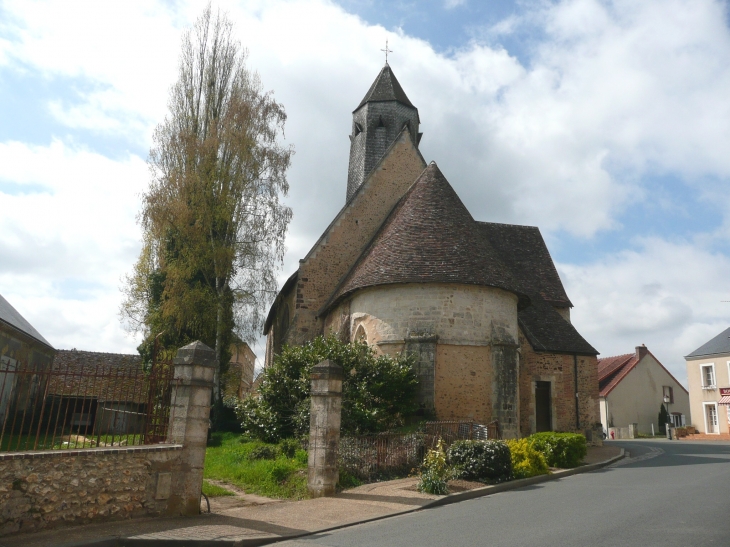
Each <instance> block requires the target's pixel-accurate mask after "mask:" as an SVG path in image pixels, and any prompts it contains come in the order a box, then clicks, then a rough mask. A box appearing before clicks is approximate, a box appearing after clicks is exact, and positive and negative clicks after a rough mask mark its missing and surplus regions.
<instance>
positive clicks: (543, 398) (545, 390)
mask: <svg viewBox="0 0 730 547" xmlns="http://www.w3.org/2000/svg"><path fill="white" fill-rule="evenodd" d="M551 406H552V401H551V400H550V382H535V431H537V432H538V433H539V432H540V431H552V429H553V420H552V413H551Z"/></svg>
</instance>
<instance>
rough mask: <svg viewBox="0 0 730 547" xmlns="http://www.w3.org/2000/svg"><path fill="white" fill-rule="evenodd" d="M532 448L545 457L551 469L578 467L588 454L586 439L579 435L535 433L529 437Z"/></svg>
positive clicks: (548, 432)
mask: <svg viewBox="0 0 730 547" xmlns="http://www.w3.org/2000/svg"><path fill="white" fill-rule="evenodd" d="M528 438H529V440H530V441H531V443H532V447H533V448H534V449H536V450H537V451H539V452H542V454H543V455H544V456H545V459H546V460H547V464H548V465H549V466H550V467H560V468H568V467H576V466H578V465H579V464H580V462H582V461H583V458H585V457H586V454H587V453H588V446H587V445H586V438H585V437H584V436H583V435H581V434H579V433H554V432H550V431H547V432H544V433H535V434H533V435H530V437H528Z"/></svg>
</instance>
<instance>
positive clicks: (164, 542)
mask: <svg viewBox="0 0 730 547" xmlns="http://www.w3.org/2000/svg"><path fill="white" fill-rule="evenodd" d="M625 456H626V451H625V450H624V449H623V448H622V449H621V452H620V454H619V455H618V456H614V457H613V458H609V459H608V460H604V461H602V462H598V463H592V464H589V465H583V466H581V467H574V468H573V469H564V470H561V471H557V472H555V473H550V474H549V475H538V476H537V477H530V478H527V479H518V480H514V481H509V482H503V483H501V484H495V485H490V486H484V487H482V488H475V489H473V490H467V491H465V492H457V493H456V494H448V495H446V496H444V497H442V498H438V499H435V500H433V501H431V502H429V503H427V504H425V505H423V506H421V507H415V508H413V509H406V510H404V511H398V512H395V513H390V514H388V515H381V516H378V517H373V518H370V519H363V520H359V521H357V522H348V523H347V524H339V525H337V526H332V527H329V528H322V529H321V530H315V531H313V532H306V533H302V534H292V535H288V536H275V537H259V538H251V539H242V540H235V541H234V540H225V539H223V540H200V539H144V538H124V537H109V538H104V539H96V540H92V541H84V542H76V543H66V544H63V545H62V546H59V547H259V546H261V545H270V544H272V543H278V542H280V541H288V540H292V539H298V538H303V537H308V536H313V535H316V534H323V533H326V532H332V531H335V530H340V529H342V528H349V527H350V526H355V525H358V524H366V523H368V522H373V521H376V520H383V519H386V518H391V517H395V516H400V515H406V514H408V513H415V512H416V511H422V510H424V509H430V508H433V507H441V506H443V505H450V504H452V503H458V502H461V501H466V500H471V499H476V498H481V497H484V496H489V495H491V494H498V493H499V492H506V491H509V490H516V489H518V488H523V487H525V486H531V485H533V484H540V483H543V482H548V481H553V480H557V479H562V478H564V477H570V476H572V475H577V474H580V473H590V472H591V471H596V470H598V469H601V468H602V467H606V466H608V465H611V464H612V463H615V462H617V461H619V460H620V459H622V458H624V457H625Z"/></svg>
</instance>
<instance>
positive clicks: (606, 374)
mask: <svg viewBox="0 0 730 547" xmlns="http://www.w3.org/2000/svg"><path fill="white" fill-rule="evenodd" d="M638 362H639V358H638V356H637V355H636V353H627V354H625V355H615V356H613V357H604V358H603V359H599V360H598V390H599V392H600V396H601V397H605V396H606V395H608V394H609V392H610V391H611V390H612V389H613V388H614V387H616V386H617V385H618V383H619V382H620V381H621V380H623V379H624V377H625V376H626V375H627V374H628V373H629V372H631V370H632V369H633V368H634V367H635V366H636V365H637V363H638Z"/></svg>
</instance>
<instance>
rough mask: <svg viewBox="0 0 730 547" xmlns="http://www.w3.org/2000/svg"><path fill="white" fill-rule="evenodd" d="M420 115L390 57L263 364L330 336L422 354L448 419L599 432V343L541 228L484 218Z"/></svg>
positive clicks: (435, 401) (527, 429)
mask: <svg viewBox="0 0 730 547" xmlns="http://www.w3.org/2000/svg"><path fill="white" fill-rule="evenodd" d="M419 123H420V118H419V114H418V110H417V109H416V107H415V106H413V104H412V103H411V102H410V101H409V99H408V97H407V96H406V94H405V92H404V91H403V88H402V87H401V86H400V84H399V83H398V80H396V78H395V75H394V74H393V71H392V69H391V68H390V66H388V65H387V64H386V65H385V67H384V68H383V69H382V70H381V72H380V74H378V77H377V78H376V80H375V82H374V83H373V84H372V86H371V87H370V89H369V90H368V92H367V94H366V95H365V98H364V99H363V100H362V102H361V103H360V104H359V105H358V107H357V108H356V109H355V111H354V113H353V120H352V132H351V135H350V141H351V145H350V163H349V172H348V180H347V196H346V202H345V205H344V207H343V208H342V209H341V210H340V212H339V213H338V214H337V216H336V217H335V218H334V219H333V221H332V223H331V224H330V225H329V226H328V227H327V229H326V230H325V232H324V233H323V234H322V236H321V237H320V239H319V240H318V241H317V242H316V243H315V245H314V247H312V249H311V250H310V251H309V253H308V254H307V255H306V256H305V257H304V259H302V260H300V263H299V269H298V270H297V271H296V272H295V273H294V274H293V275H292V276H291V277H290V278H289V279H288V281H287V282H286V283H285V284H284V286H283V288H282V289H281V291H280V292H279V294H278V296H277V298H276V300H275V302H274V304H273V306H272V307H271V310H270V312H269V315H268V317H267V320H266V324H265V327H264V333H265V334H267V336H268V338H267V351H266V364H269V363H271V361H272V359H273V355H274V354H276V353H277V352H279V351H280V349H281V347H282V344H284V343H287V344H301V343H304V342H306V341H308V340H311V339H312V338H314V337H316V336H318V335H320V334H329V333H337V334H338V335H339V336H341V337H343V338H346V339H349V340H363V341H365V342H367V343H368V344H369V345H371V346H373V347H375V348H376V350H377V351H379V352H382V353H385V354H395V353H398V352H402V351H405V352H408V353H411V354H415V355H416V363H417V364H416V367H417V373H418V376H419V381H420V393H419V402H420V404H421V406H422V408H423V410H424V411H425V412H427V413H429V414H432V415H435V417H436V418H437V419H439V420H456V419H459V420H473V421H477V422H479V423H482V424H488V423H490V422H492V421H494V420H498V421H499V423H500V425H501V427H502V430H503V433H504V436H505V437H520V436H526V435H529V434H531V433H533V432H535V431H546V430H559V431H576V430H585V429H591V428H592V427H593V426H594V424H595V423H596V422H598V379H597V374H596V355H597V353H598V352H597V351H596V350H595V349H594V348H593V347H592V346H591V345H590V344H589V343H588V342H586V341H585V340H584V339H583V337H582V336H581V335H580V334H579V333H578V332H577V331H576V329H575V328H574V327H573V325H572V324H571V323H570V309H571V307H572V304H571V302H570V300H569V298H568V296H567V294H566V293H565V289H564V288H563V285H562V283H561V281H560V278H559V276H558V273H557V271H556V269H555V266H554V264H553V261H552V258H551V257H550V253H549V252H548V249H547V247H546V245H545V242H544V240H543V238H542V236H541V234H540V231H539V229H538V228H536V227H532V226H515V225H508V224H496V223H491V222H478V221H475V220H474V219H473V218H472V216H471V214H470V213H469V211H468V210H467V208H466V207H465V206H464V204H463V203H462V201H461V200H460V199H459V196H458V195H457V194H456V192H455V191H454V189H453V188H452V187H451V185H450V184H449V182H448V180H446V177H445V176H444V175H443V173H441V171H440V170H439V168H438V166H437V165H436V163H435V162H431V163H430V164H427V163H426V161H425V160H424V158H423V157H422V156H421V153H420V151H419V149H418V145H419V142H420V140H421V135H422V134H421V133H419Z"/></svg>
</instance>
